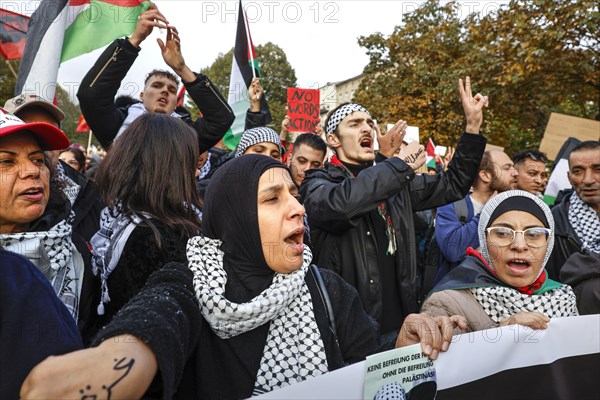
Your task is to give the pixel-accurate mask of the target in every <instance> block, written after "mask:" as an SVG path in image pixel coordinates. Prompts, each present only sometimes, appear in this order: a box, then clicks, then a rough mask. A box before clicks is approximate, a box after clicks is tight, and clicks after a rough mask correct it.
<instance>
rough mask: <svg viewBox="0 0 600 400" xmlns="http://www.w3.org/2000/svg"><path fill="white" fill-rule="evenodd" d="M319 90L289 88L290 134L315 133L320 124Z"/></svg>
mask: <svg viewBox="0 0 600 400" xmlns="http://www.w3.org/2000/svg"><path fill="white" fill-rule="evenodd" d="M319 103H320V99H319V90H318V89H299V88H288V100H287V106H288V116H289V117H290V127H289V129H288V130H289V131H290V132H314V131H315V128H316V126H317V125H318V124H319V113H320V108H319Z"/></svg>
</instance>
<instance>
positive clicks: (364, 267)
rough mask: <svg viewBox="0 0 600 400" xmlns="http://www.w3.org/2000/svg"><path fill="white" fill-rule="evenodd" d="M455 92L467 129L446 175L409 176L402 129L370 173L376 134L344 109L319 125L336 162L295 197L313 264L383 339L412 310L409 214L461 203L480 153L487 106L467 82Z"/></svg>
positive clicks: (418, 155)
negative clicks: (347, 290)
mask: <svg viewBox="0 0 600 400" xmlns="http://www.w3.org/2000/svg"><path fill="white" fill-rule="evenodd" d="M459 88H460V93H461V99H462V103H463V108H464V111H465V116H466V119H467V127H466V133H465V134H464V135H462V137H461V139H460V141H459V142H458V146H457V148H456V154H455V156H454V158H453V159H452V162H451V163H450V165H449V167H448V170H447V171H446V172H444V173H441V174H437V175H427V174H424V175H416V174H415V172H414V169H418V167H419V166H421V165H422V164H423V163H424V161H425V155H424V151H423V146H419V145H418V144H415V143H413V144H411V145H409V146H407V147H405V148H403V149H401V150H400V153H399V154H398V155H395V153H396V151H397V150H398V148H399V147H400V144H401V142H402V138H403V133H401V131H402V130H404V129H405V127H406V124H405V123H404V122H403V121H400V122H399V123H398V124H396V125H395V126H394V128H392V129H391V130H390V132H388V134H387V135H385V136H379V141H380V146H381V143H382V142H383V143H384V144H385V145H384V146H381V147H382V149H381V150H380V153H379V154H378V159H377V161H378V162H377V165H373V161H374V160H376V158H375V154H374V151H373V131H376V132H377V131H378V128H377V127H376V126H375V125H374V123H373V120H372V118H371V116H370V114H369V113H368V111H367V110H366V109H364V108H363V107H362V106H360V105H358V104H343V105H341V106H340V107H338V108H337V109H335V110H333V111H332V112H331V114H330V116H329V117H328V119H327V121H326V123H325V133H326V135H327V140H328V142H329V145H330V146H331V147H332V148H333V149H334V151H335V153H336V156H335V157H334V158H333V159H332V161H331V162H328V163H326V164H325V167H324V168H323V169H319V170H312V171H308V173H307V174H306V177H305V179H304V182H303V183H302V186H301V189H300V191H301V194H302V198H303V200H304V206H305V208H306V213H307V215H308V221H309V225H310V228H311V231H312V244H313V252H314V253H315V262H316V264H317V265H319V266H322V267H325V268H330V269H333V270H334V271H335V272H337V273H338V274H339V275H341V276H342V277H343V278H344V279H346V281H347V282H349V283H350V284H351V285H352V286H354V287H355V288H356V289H357V290H358V293H359V296H360V298H361V300H362V303H363V306H364V307H365V310H366V311H367V313H368V314H370V315H371V316H372V317H373V318H375V319H376V320H377V321H378V322H379V323H380V325H381V332H382V333H383V334H386V333H390V332H394V331H397V330H398V329H399V328H400V326H401V325H402V322H403V320H404V318H405V317H406V315H408V314H409V313H412V312H416V311H417V309H418V304H417V293H416V287H415V276H416V272H417V271H416V269H417V260H416V254H415V253H416V246H415V240H416V239H415V228H414V222H413V211H418V210H425V209H430V208H435V207H439V206H442V205H444V204H448V203H451V202H454V201H456V200H459V199H462V198H464V197H465V196H466V195H467V193H468V191H469V188H470V187H471V185H472V184H473V181H474V180H475V177H476V175H477V170H478V166H479V163H480V161H481V157H482V155H483V152H484V150H485V144H486V139H485V138H483V137H482V136H480V135H479V128H480V126H481V123H482V121H483V111H482V109H483V107H484V106H487V103H488V99H487V97H484V96H482V95H481V94H477V95H476V96H475V97H473V96H472V94H471V85H470V79H469V77H467V79H466V84H465V86H464V87H463V83H462V80H459ZM386 157H387V158H386Z"/></svg>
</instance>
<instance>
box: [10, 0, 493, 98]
mask: <svg viewBox="0 0 600 400" xmlns="http://www.w3.org/2000/svg"><path fill="white" fill-rule="evenodd" d="M1 3H2V8H8V7H6V4H8V3H12V4H15V3H23V2H22V1H18V0H15V1H12V0H1ZM155 3H156V4H157V5H158V8H159V9H160V10H161V12H162V13H163V14H164V15H165V17H166V18H167V19H168V20H169V22H170V23H171V24H172V25H175V26H176V27H177V29H178V30H179V32H180V37H181V42H182V52H183V55H184V57H185V60H186V63H187V64H188V66H190V68H192V70H194V71H198V70H200V69H201V68H203V67H206V66H209V65H210V64H212V63H213V61H214V60H215V58H216V57H217V56H218V55H219V53H225V52H227V51H229V49H230V48H231V47H233V45H234V42H235V30H236V18H237V4H238V1H195V0H156V1H155ZM422 3H423V2H422V1H420V0H415V1H392V0H388V1H352V0H341V1H340V0H338V1H327V0H320V1H317V0H296V1H276V0H274V1H250V0H245V1H243V4H244V7H245V9H246V13H247V16H248V19H249V22H250V32H251V34H252V39H253V41H254V44H255V46H256V45H258V44H263V43H266V42H269V41H270V42H273V43H275V44H277V45H279V46H280V47H281V48H282V49H283V50H284V51H285V53H286V55H287V57H288V61H289V62H290V64H291V65H292V67H293V68H294V69H295V71H296V77H297V78H298V86H299V87H304V88H318V87H321V86H323V85H325V84H326V83H328V82H336V81H341V80H345V79H348V78H351V77H353V76H356V75H359V74H360V73H362V71H363V68H364V67H365V65H366V64H367V62H368V57H367V56H366V54H365V50H364V49H363V48H361V47H360V46H359V45H358V42H357V38H358V37H359V36H361V35H369V34H371V33H374V32H382V33H383V34H385V35H389V34H391V33H392V32H393V30H394V27H395V26H397V25H401V24H402V23H403V16H404V15H405V14H406V13H409V12H411V11H413V10H415V9H416V8H417V7H418V6H419V5H420V4H422ZM460 3H461V5H462V9H461V10H462V14H463V16H466V15H467V14H468V13H469V12H481V13H486V14H487V13H489V12H491V11H493V10H495V9H497V8H498V7H499V5H500V4H501V3H505V1H462V2H460ZM37 4H39V1H25V2H24V3H23V4H22V5H20V10H21V12H22V13H24V14H27V15H30V14H31V13H32V12H33V11H34V10H35V7H36V5H37ZM165 34H166V32H162V34H161V32H159V31H158V30H155V31H154V33H153V34H152V35H151V36H150V37H148V39H146V41H145V42H144V43H143V44H142V51H141V53H140V56H139V57H138V59H137V60H136V62H135V64H134V66H133V67H132V69H131V70H130V72H129V74H128V75H127V77H126V78H125V80H124V82H123V85H122V87H121V92H123V93H128V94H131V95H133V96H137V95H138V93H139V91H140V89H141V88H142V82H143V79H144V77H145V74H146V73H147V72H148V71H149V70H151V69H153V68H167V66H166V64H165V63H164V61H163V60H162V57H161V54H160V49H159V47H158V45H157V44H156V38H158V37H161V36H163V37H164V36H165ZM100 52H101V50H98V51H95V52H92V53H90V54H87V55H85V56H81V57H79V58H76V59H73V60H71V61H68V62H66V63H64V64H63V65H62V66H61V69H60V72H59V78H58V81H59V83H60V84H61V85H62V86H63V87H65V88H66V89H68V90H69V88H71V89H70V90H69V92H70V93H71V94H74V93H75V92H76V85H77V84H78V83H79V82H80V81H81V79H82V77H83V76H84V75H85V73H86V72H87V71H88V70H89V68H90V67H91V65H92V64H93V63H94V61H95V60H96V59H97V57H98V56H99V55H100ZM224 95H225V98H227V94H226V93H224ZM72 97H73V96H72Z"/></svg>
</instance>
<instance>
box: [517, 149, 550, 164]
mask: <svg viewBox="0 0 600 400" xmlns="http://www.w3.org/2000/svg"><path fill="white" fill-rule="evenodd" d="M525 157H529V158H531V159H532V160H533V161H541V162H543V163H544V164H547V163H548V159H547V158H546V157H544V156H543V155H539V156H538V155H536V154H534V153H532V152H531V151H528V152H527V153H525V154H523V157H522V158H521V160H522V159H523V158H525Z"/></svg>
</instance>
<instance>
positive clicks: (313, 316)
mask: <svg viewBox="0 0 600 400" xmlns="http://www.w3.org/2000/svg"><path fill="white" fill-rule="evenodd" d="M154 28H163V29H166V31H167V37H166V40H165V42H163V41H162V40H159V47H160V49H161V52H162V54H163V58H164V60H165V63H166V64H167V65H168V66H169V67H170V68H171V69H172V70H173V71H174V72H175V74H173V73H172V72H170V71H165V70H152V71H151V72H150V73H149V74H148V76H147V78H146V81H145V85H144V90H143V92H142V93H141V94H140V100H141V101H136V100H132V99H130V100H128V101H125V102H124V101H122V99H121V100H120V101H118V102H116V101H115V96H116V94H117V90H118V88H119V86H120V84H121V81H122V79H123V78H124V77H125V75H126V73H127V71H128V70H129V68H130V67H131V65H132V64H133V62H134V61H135V58H136V56H137V54H138V52H139V51H140V44H141V43H142V42H143V41H144V40H145V38H146V37H147V36H148V35H149V34H150V33H151V32H152V30H153V29H154ZM180 80H181V82H182V84H183V85H184V86H185V87H186V90H187V91H188V93H189V94H190V96H191V98H192V100H193V101H194V102H195V103H196V105H197V106H198V107H199V108H200V109H201V110H202V116H201V117H200V118H198V119H197V120H195V121H194V120H192V118H191V117H190V114H189V112H188V111H187V110H185V109H184V108H181V107H177V106H176V96H177V92H178V86H179V84H180ZM458 92H459V95H460V100H461V103H462V107H463V110H464V115H465V121H466V122H465V129H464V132H463V134H462V135H461V137H460V139H459V141H458V142H457V143H456V144H453V146H452V149H451V151H450V152H449V153H448V155H447V156H446V157H445V158H442V157H439V158H438V159H437V164H438V167H437V168H435V169H432V170H430V171H427V169H426V167H424V164H425V160H426V152H425V149H424V147H423V146H422V145H420V144H419V143H417V142H412V143H406V142H405V141H404V137H405V134H406V129H407V122H406V121H405V120H399V121H398V122H397V123H396V124H394V125H393V126H392V127H391V128H390V129H389V130H388V131H387V132H381V130H380V128H379V126H378V125H377V124H376V123H375V121H374V117H373V116H372V115H371V113H370V112H369V110H367V109H366V108H364V107H363V106H361V105H359V104H355V103H344V104H341V105H340V106H338V107H337V108H336V109H334V110H332V111H331V113H329V115H328V117H327V119H326V120H325V121H324V123H323V124H322V126H321V125H319V127H318V129H317V131H316V132H305V133H301V134H297V135H296V136H295V137H293V138H291V137H290V136H292V135H291V134H290V132H289V131H288V129H289V119H288V118H287V117H286V119H284V121H282V122H281V131H280V133H278V132H276V131H275V130H274V129H272V128H271V127H267V126H265V122H266V113H265V112H264V110H262V109H261V102H260V100H261V97H262V96H263V94H264V93H263V90H262V87H261V85H260V80H259V79H258V78H256V79H254V80H253V81H252V83H251V85H250V86H249V88H248V93H249V95H250V96H249V98H250V109H249V110H248V112H247V115H246V121H245V131H244V133H243V134H242V135H241V138H240V141H239V145H238V146H237V148H235V149H232V150H231V151H230V152H226V151H223V148H222V146H220V145H219V146H217V144H218V143H219V142H220V141H221V139H222V138H223V136H224V134H225V133H226V132H227V130H228V129H229V128H230V126H231V124H232V123H233V119H234V114H233V111H232V109H231V107H230V106H229V105H228V104H227V102H226V101H225V100H224V98H223V96H222V94H221V93H220V92H219V91H218V89H217V88H216V86H214V85H213V84H212V83H211V82H210V80H209V79H208V78H207V77H206V76H204V75H202V74H197V73H194V72H192V71H191V70H190V69H189V67H187V65H186V64H185V61H184V58H183V56H182V54H181V47H180V39H179V36H178V33H177V29H176V28H175V27H173V26H171V25H168V23H167V20H166V19H165V17H164V16H163V15H162V14H161V13H160V11H159V10H158V9H157V8H156V7H155V6H153V7H151V8H150V9H149V10H148V11H146V12H144V13H143V14H142V16H141V17H140V19H139V21H138V23H137V26H136V29H135V31H134V33H133V34H132V35H131V37H129V38H124V39H119V40H116V41H115V42H114V43H113V44H112V45H110V46H109V47H108V48H107V49H106V50H105V51H104V52H103V54H102V55H101V56H100V58H99V59H98V61H97V62H96V64H95V65H94V66H93V67H92V69H91V70H90V71H89V72H88V74H87V75H86V76H85V78H84V80H83V82H82V84H81V86H80V89H79V92H78V97H79V100H80V107H81V110H82V112H83V115H84V116H85V119H86V121H87V122H88V124H89V125H90V127H91V128H92V131H93V132H94V134H95V135H96V138H97V139H98V140H99V142H100V143H101V144H102V146H103V147H104V149H106V152H100V151H97V150H94V151H92V149H85V148H84V147H83V146H81V145H77V144H69V140H68V138H67V137H66V135H65V134H64V133H63V132H62V131H61V129H60V126H61V121H62V120H63V119H64V118H65V115H64V113H63V112H62V111H61V110H60V109H59V108H57V107H56V106H55V105H53V104H51V103H48V102H45V101H44V100H43V99H41V98H39V97H37V96H32V95H19V96H16V97H15V98H13V99H10V100H8V101H7V102H6V104H5V107H4V108H3V109H0V118H1V121H0V122H1V123H0V173H1V179H2V182H3V184H2V187H1V189H0V198H1V199H2V202H1V203H0V253H1V256H2V260H3V262H2V264H3V268H2V269H0V273H1V275H2V279H0V285H1V286H2V287H1V288H0V296H1V297H2V302H0V308H1V310H2V311H1V313H0V318H1V324H2V339H3V340H0V353H1V354H3V355H5V354H16V355H19V357H17V358H18V360H19V361H18V362H16V364H15V363H14V362H13V363H12V364H11V365H9V364H8V362H7V360H8V359H9V358H10V359H11V360H14V359H15V358H13V357H4V356H3V360H2V366H1V367H0V368H1V369H2V374H3V375H4V373H5V371H10V379H4V377H3V378H2V379H0V394H1V395H2V397H3V398H4V397H6V398H16V397H19V396H21V397H22V398H70V397H74V396H79V397H85V396H87V397H89V398H92V397H94V396H98V397H101V396H106V395H107V394H108V397H109V398H110V397H111V396H114V397H122V398H135V397H142V396H146V397H148V398H165V399H167V398H186V399H189V398H246V397H249V396H251V395H257V394H262V393H266V392H268V391H271V390H273V389H276V388H279V387H282V386H286V385H289V384H292V383H294V382H299V381H302V380H305V379H307V378H309V377H311V376H317V375H320V374H323V373H326V372H327V371H332V370H335V369H338V368H341V367H343V366H346V365H349V364H352V363H354V362H357V361H361V360H363V359H364V358H365V357H366V356H367V355H369V354H373V353H376V352H379V351H383V350H386V349H391V348H394V347H401V346H406V345H410V344H417V343H420V344H421V347H422V350H423V352H424V353H425V354H426V355H428V356H429V357H430V358H431V359H436V358H437V357H438V355H439V353H440V352H443V351H447V350H448V348H449V346H450V342H451V338H452V335H453V334H456V333H460V332H467V331H475V330H481V329H487V328H493V327H500V326H505V325H511V324H520V325H525V326H528V327H531V328H534V329H545V328H547V326H548V322H549V320H550V319H551V318H555V317H563V316H572V315H579V314H591V313H599V312H600V293H599V291H598V287H599V280H600V271H599V266H600V219H599V213H600V143H599V142H598V141H588V142H583V143H582V144H580V145H579V146H577V147H576V148H574V149H573V150H572V151H571V155H570V157H569V173H568V178H569V181H570V182H571V184H572V186H573V190H570V191H567V192H565V193H563V196H562V197H561V199H560V200H559V201H558V202H557V204H555V205H554V206H553V207H552V209H551V208H549V206H547V205H546V204H545V203H544V202H543V201H542V200H541V197H542V196H541V195H542V193H543V191H544V188H545V186H546V185H547V181H548V168H549V165H548V159H547V157H546V155H545V154H543V153H541V152H539V151H538V150H536V149H529V150H524V151H521V152H519V153H516V154H514V155H513V157H512V159H511V157H509V155H508V154H506V153H505V152H503V151H500V150H486V139H485V137H484V136H483V135H482V134H481V132H480V127H481V124H482V122H483V118H484V113H485V112H484V109H485V108H487V107H488V106H490V104H489V101H488V97H487V96H484V95H482V94H480V93H476V94H473V93H472V83H471V80H470V78H469V77H467V78H466V79H465V80H464V81H463V80H462V79H460V80H459V82H458ZM491 106H492V107H493V105H491ZM290 139H291V140H290ZM375 140H377V142H378V145H379V150H378V151H377V152H375V150H374V147H375V146H374V142H375ZM292 142H293V143H292ZM87 150H89V152H88V151H87ZM24 293H26V295H24ZM24 297H26V299H24ZM24 316H27V317H26V318H24ZM18 332H34V334H33V335H34V336H36V340H33V336H28V335H19V334H18ZM48 332H50V333H48ZM40 336H41V337H45V338H46V339H47V340H44V339H40ZM9 337H10V340H8V339H9ZM50 355H54V356H55V357H50V358H47V357H48V356H50ZM275 360H276V361H275ZM7 373H8V372H7ZM6 376H8V375H6ZM66 377H69V378H68V379H66Z"/></svg>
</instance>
